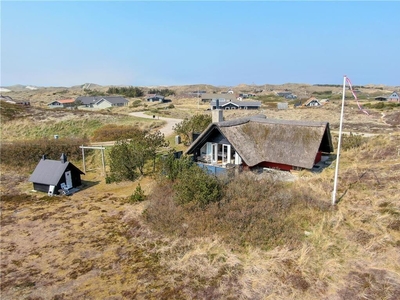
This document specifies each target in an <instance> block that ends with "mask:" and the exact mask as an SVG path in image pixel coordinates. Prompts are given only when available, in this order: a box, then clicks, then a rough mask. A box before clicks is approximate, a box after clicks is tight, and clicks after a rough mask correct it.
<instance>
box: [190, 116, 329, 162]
mask: <svg viewBox="0 0 400 300" xmlns="http://www.w3.org/2000/svg"><path fill="white" fill-rule="evenodd" d="M214 130H218V131H219V132H220V133H221V134H222V135H224V136H225V138H226V139H227V140H228V141H229V142H230V144H231V145H232V146H233V148H234V149H235V150H236V151H237V152H238V153H239V155H240V157H241V158H242V159H243V161H244V162H245V163H246V164H247V165H248V166H250V167H251V166H255V165H257V164H259V163H261V162H264V161H265V162H274V163H279V164H286V165H292V166H297V167H302V168H307V169H311V168H312V167H313V165H314V160H315V157H316V155H317V152H318V151H322V152H333V146H332V140H331V135H330V131H329V123H327V122H309V121H291V120H275V119H267V118H265V117H260V116H257V117H250V118H242V119H236V120H230V121H223V122H219V123H213V124H211V125H209V126H208V128H207V129H206V130H205V131H204V132H203V133H202V134H201V135H200V136H199V137H198V138H197V139H196V141H195V142H194V143H193V144H192V145H191V146H190V147H189V149H188V150H187V151H186V153H187V154H192V153H194V151H195V149H197V148H198V146H200V147H201V146H202V145H203V144H204V143H205V142H207V137H208V136H209V135H210V134H211V132H212V131H214Z"/></svg>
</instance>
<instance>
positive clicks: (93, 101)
mask: <svg viewBox="0 0 400 300" xmlns="http://www.w3.org/2000/svg"><path fill="white" fill-rule="evenodd" d="M75 102H77V103H78V105H81V106H84V107H87V108H95V109H104V108H109V107H116V106H117V107H118V106H127V105H128V103H129V101H128V100H126V99H125V98H124V97H121V96H97V97H78V98H76V100H75Z"/></svg>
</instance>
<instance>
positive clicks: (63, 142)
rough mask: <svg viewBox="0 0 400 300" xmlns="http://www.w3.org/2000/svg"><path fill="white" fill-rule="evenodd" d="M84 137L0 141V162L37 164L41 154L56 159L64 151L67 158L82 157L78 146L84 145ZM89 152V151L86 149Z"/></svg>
mask: <svg viewBox="0 0 400 300" xmlns="http://www.w3.org/2000/svg"><path fill="white" fill-rule="evenodd" d="M87 143H88V140H87V139H85V138H75V139H72V138H68V139H67V138H64V139H57V140H56V139H36V140H27V141H15V142H12V143H1V145H0V151H1V163H2V164H5V165H8V166H11V167H29V168H31V167H33V166H35V165H37V163H38V162H39V160H40V159H41V157H42V156H43V155H46V157H47V158H48V159H54V160H58V159H59V158H60V156H61V154H62V153H65V154H66V155H67V157H68V160H72V161H78V160H81V159H82V150H81V149H80V148H79V146H82V145H85V144H87ZM87 153H88V154H89V151H87Z"/></svg>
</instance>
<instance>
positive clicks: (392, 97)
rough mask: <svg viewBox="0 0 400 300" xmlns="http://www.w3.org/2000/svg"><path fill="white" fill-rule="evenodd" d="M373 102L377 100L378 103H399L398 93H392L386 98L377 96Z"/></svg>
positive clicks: (399, 95)
mask: <svg viewBox="0 0 400 300" xmlns="http://www.w3.org/2000/svg"><path fill="white" fill-rule="evenodd" d="M375 100H378V101H391V102H398V103H400V92H396V91H394V92H393V93H391V94H390V95H387V96H378V97H375Z"/></svg>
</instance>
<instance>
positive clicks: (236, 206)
mask: <svg viewBox="0 0 400 300" xmlns="http://www.w3.org/2000/svg"><path fill="white" fill-rule="evenodd" d="M174 197H175V196H174V191H173V189H172V188H171V187H170V185H169V184H168V183H165V184H160V185H158V187H157V188H156V189H155V191H154V193H153V194H152V195H150V205H149V207H148V209H147V210H146V213H145V218H146V220H147V221H148V222H149V224H151V226H152V227H153V228H154V229H156V230H159V231H162V232H163V233H164V234H170V235H174V236H186V237H191V238H196V237H211V236H213V235H214V234H218V236H220V237H221V238H222V240H223V241H224V242H225V243H228V244H230V245H231V246H232V247H233V248H237V247H239V248H243V247H247V246H257V247H261V248H262V249H271V248H273V247H276V246H278V245H284V244H285V245H291V246H295V245H298V244H299V243H300V242H301V240H302V238H303V237H304V230H306V229H308V228H309V227H310V226H312V225H313V224H315V223H316V222H318V221H319V217H318V215H320V213H321V212H324V211H327V209H328V206H327V204H326V203H324V202H321V201H319V200H317V197H315V196H314V195H312V194H311V193H308V192H307V190H297V189H295V188H293V187H291V186H290V185H288V184H284V183H279V182H274V181H272V180H270V179H260V180H256V179H255V178H254V177H253V176H252V175H251V173H247V174H242V175H241V176H239V177H237V178H235V179H234V180H233V181H231V182H230V183H228V184H227V185H226V186H225V188H224V197H223V199H222V200H221V201H220V202H218V203H211V204H209V205H208V206H207V207H206V208H205V209H204V208H198V207H197V206H194V205H183V206H182V205H177V204H176V203H175V202H174ZM239 248H238V249H239Z"/></svg>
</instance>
